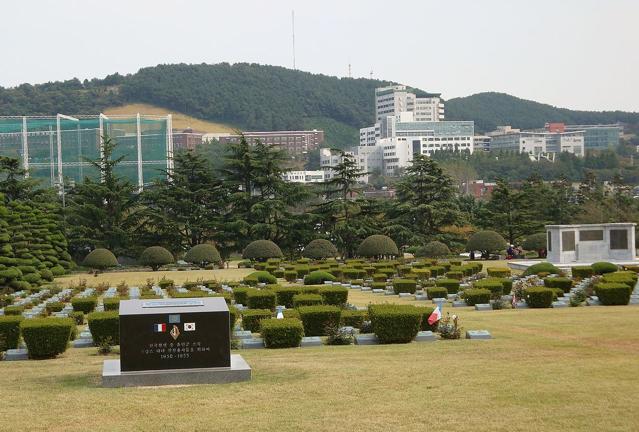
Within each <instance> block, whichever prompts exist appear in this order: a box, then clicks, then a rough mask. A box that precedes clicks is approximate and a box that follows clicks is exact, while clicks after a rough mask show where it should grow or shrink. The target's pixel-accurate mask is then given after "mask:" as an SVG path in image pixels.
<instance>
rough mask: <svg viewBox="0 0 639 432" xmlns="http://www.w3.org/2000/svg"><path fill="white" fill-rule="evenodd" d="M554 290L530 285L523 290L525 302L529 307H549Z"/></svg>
mask: <svg viewBox="0 0 639 432" xmlns="http://www.w3.org/2000/svg"><path fill="white" fill-rule="evenodd" d="M553 297H554V291H553V290H552V289H551V288H545V287H532V288H528V289H527V290H526V291H525V292H524V298H525V299H526V303H527V304H528V306H530V307H531V308H549V307H550V306H551V305H552V301H553Z"/></svg>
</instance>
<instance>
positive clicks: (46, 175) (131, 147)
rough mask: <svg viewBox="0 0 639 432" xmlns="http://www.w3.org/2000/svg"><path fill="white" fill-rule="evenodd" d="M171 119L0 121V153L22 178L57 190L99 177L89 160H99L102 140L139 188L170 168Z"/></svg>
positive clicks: (121, 170) (60, 117)
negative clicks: (19, 166) (12, 161)
mask: <svg viewBox="0 0 639 432" xmlns="http://www.w3.org/2000/svg"><path fill="white" fill-rule="evenodd" d="M171 131H172V118H171V115H167V116H149V115H140V114H137V115H135V116H106V115H104V114H99V115H97V116H95V115H94V116H73V117H72V116H67V115H64V114H58V115H56V116H42V117H31V116H21V117H18V116H13V117H0V155H1V156H8V157H12V158H17V159H19V160H20V161H21V162H22V165H23V167H24V168H25V169H26V170H27V172H28V175H29V176H30V177H33V178H37V179H40V180H42V183H43V185H48V186H52V187H53V186H55V187H60V186H64V185H70V184H73V183H74V182H82V181H83V180H84V179H85V178H86V177H89V178H92V179H96V180H97V179H99V176H100V173H99V170H98V169H97V168H96V167H95V166H93V165H92V164H91V163H90V161H91V160H97V159H99V158H100V155H101V151H102V137H104V136H105V135H108V136H109V137H111V139H113V140H114V141H115V142H116V143H117V146H116V147H115V149H114V152H113V157H114V158H118V157H123V160H122V162H121V163H120V164H119V165H118V166H117V167H116V172H117V173H118V174H119V175H122V176H125V177H127V178H128V179H129V180H130V181H131V182H133V183H135V184H137V185H138V187H139V188H140V189H141V188H143V187H144V185H148V184H150V183H151V182H153V181H154V180H155V179H157V178H163V177H165V175H166V174H165V173H166V171H171V170H172V169H173V137H172V133H171Z"/></svg>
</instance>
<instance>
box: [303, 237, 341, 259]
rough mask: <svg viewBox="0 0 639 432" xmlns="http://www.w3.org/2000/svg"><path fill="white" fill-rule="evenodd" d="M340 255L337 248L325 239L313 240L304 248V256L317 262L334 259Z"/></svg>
mask: <svg viewBox="0 0 639 432" xmlns="http://www.w3.org/2000/svg"><path fill="white" fill-rule="evenodd" d="M337 255H338V252H337V248H336V247H335V245H334V244H333V243H331V242H330V241H328V240H324V239H316V240H312V241H311V242H310V243H309V244H307V245H306V247H304V250H303V251H302V256H303V257H306V258H311V259H315V260H320V259H326V258H334V257H336V256H337Z"/></svg>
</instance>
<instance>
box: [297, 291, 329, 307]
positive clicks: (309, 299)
mask: <svg viewBox="0 0 639 432" xmlns="http://www.w3.org/2000/svg"><path fill="white" fill-rule="evenodd" d="M323 301H324V299H323V298H322V296H321V295H319V294H295V295H294V296H293V306H294V307H295V308H298V307H301V306H313V305H321V304H322V302H323Z"/></svg>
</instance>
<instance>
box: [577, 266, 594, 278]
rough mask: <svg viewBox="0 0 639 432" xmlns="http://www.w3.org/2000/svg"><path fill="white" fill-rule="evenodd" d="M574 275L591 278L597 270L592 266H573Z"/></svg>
mask: <svg viewBox="0 0 639 432" xmlns="http://www.w3.org/2000/svg"><path fill="white" fill-rule="evenodd" d="M571 270H572V277H574V278H577V279H585V278H589V277H591V276H592V275H594V274H595V271H594V270H593V269H592V267H590V266H575V267H572V268H571Z"/></svg>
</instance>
